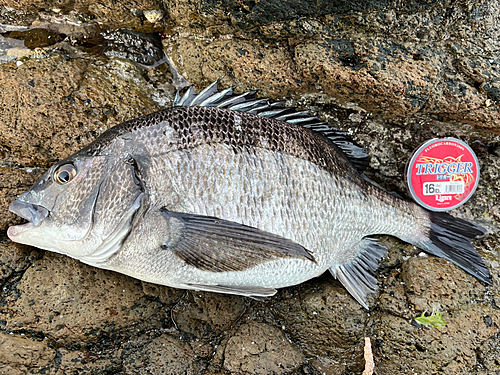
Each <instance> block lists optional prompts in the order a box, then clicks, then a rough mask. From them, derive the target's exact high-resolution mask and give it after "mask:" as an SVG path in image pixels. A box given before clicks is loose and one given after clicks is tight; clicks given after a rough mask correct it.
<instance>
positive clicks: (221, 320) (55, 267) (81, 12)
mask: <svg viewBox="0 0 500 375" xmlns="http://www.w3.org/2000/svg"><path fill="white" fill-rule="evenodd" d="M2 4H6V5H8V6H10V8H5V7H2V8H0V23H3V24H10V25H15V24H17V25H27V26H28V25H31V24H32V23H33V22H34V24H33V26H34V27H37V28H45V29H47V30H49V31H50V32H53V33H56V34H58V35H59V34H65V35H71V37H68V40H66V41H64V42H59V43H58V44H56V45H54V46H52V47H48V48H46V49H45V50H44V51H43V53H44V56H45V58H36V56H38V55H31V56H32V57H31V58H22V59H21V60H19V61H18V62H17V64H16V63H12V64H7V65H2V66H0V93H1V95H0V166H1V169H0V180H1V182H2V183H1V187H2V189H0V192H1V195H0V203H1V205H2V207H3V208H4V209H3V211H2V214H1V215H0V230H5V229H6V227H7V226H8V225H11V224H14V223H19V222H21V219H19V218H15V217H14V215H11V214H10V213H7V207H8V205H9V203H10V202H11V201H13V200H14V199H15V197H16V196H17V195H18V194H20V193H21V192H23V191H25V190H26V188H27V187H28V186H29V185H31V184H32V183H33V181H34V180H35V179H36V178H37V177H38V176H39V175H40V174H41V173H43V172H44V171H45V170H46V168H47V167H48V166H50V165H51V164H52V163H53V162H55V161H58V160H61V159H63V158H64V157H66V156H68V155H69V154H71V153H73V152H75V151H77V150H79V149H80V148H81V147H83V146H84V145H86V144H88V143H90V142H91V141H92V140H93V139H95V138H96V137H97V136H98V135H99V134H101V133H102V132H103V131H104V130H106V129H107V128H109V127H111V126H113V125H115V124H117V123H119V122H122V121H124V120H127V119H131V118H134V117H137V116H139V115H142V114H146V113H150V112H153V111H155V110H157V109H159V108H161V107H162V106H168V105H169V104H170V103H171V101H172V97H173V93H174V90H173V88H172V85H171V84H170V80H171V74H170V73H169V72H168V68H167V67H166V64H165V65H164V66H157V67H155V68H152V69H144V68H143V67H140V66H138V65H136V64H134V63H131V62H130V61H129V60H126V59H123V58H107V57H106V56H98V55H97V56H96V55H91V54H85V53H81V52H75V51H74V50H72V49H71V48H70V47H73V48H74V49H76V47H74V46H72V45H71V43H74V41H75V40H78V39H82V38H87V39H88V36H89V35H92V34H93V33H95V26H93V27H94V30H93V31H92V30H91V29H92V27H91V25H92V23H93V22H96V23H100V24H102V25H103V28H105V29H107V28H109V29H110V30H112V31H110V32H111V33H114V32H115V31H116V30H118V29H122V28H128V29H131V30H134V31H142V32H156V31H157V32H162V34H161V37H162V38H163V45H164V47H165V49H166V51H167V52H168V54H169V55H170V57H171V59H172V62H173V64H174V65H175V66H176V67H177V68H178V69H179V70H180V72H181V73H182V74H183V75H184V76H185V78H186V79H188V80H189V81H190V82H192V83H193V84H195V86H196V87H197V88H198V89H201V88H203V87H204V86H205V85H206V84H208V83H210V82H211V81H213V80H215V79H216V78H219V77H221V76H224V78H223V80H222V82H221V86H223V87H227V86H230V85H236V86H237V87H238V89H239V90H240V91H243V90H252V89H261V93H260V95H262V96H268V95H271V96H272V97H273V99H282V98H283V97H287V98H291V100H289V101H288V103H289V104H290V105H293V106H297V107H299V108H304V109H306V108H313V110H314V111H316V112H317V113H318V114H320V115H321V116H322V117H323V118H325V119H328V120H329V121H331V122H332V123H334V124H335V125H336V126H338V127H339V128H341V129H342V130H344V131H346V132H347V133H349V134H350V135H352V136H354V138H356V140H358V141H359V142H360V143H362V144H363V145H364V146H365V147H366V148H367V150H368V152H369V154H370V155H371V156H372V159H371V164H370V168H369V169H368V170H367V172H366V174H367V175H368V176H369V177H370V178H372V179H374V180H375V181H377V182H378V183H380V184H381V185H382V186H383V187H385V188H387V189H389V190H393V191H396V192H397V193H399V194H400V195H402V196H404V197H408V194H407V191H406V188H405V184H404V168H405V164H406V161H407V160H408V158H409V156H410V154H411V152H412V150H413V149H415V148H416V147H417V146H419V145H420V144H421V143H423V142H424V141H425V140H427V139H429V138H434V137H446V136H454V137H458V138H461V139H464V140H466V141H467V142H468V143H469V144H471V145H472V147H473V148H474V150H475V152H476V153H477V155H478V158H479V160H480V163H481V171H482V178H481V181H480V184H479V187H478V189H477V192H476V194H475V196H474V197H473V199H472V200H471V201H470V202H469V203H468V204H466V205H464V206H463V207H461V208H460V209H458V210H456V211H455V212H454V214H455V215H458V216H460V217H463V218H466V219H468V220H474V221H476V222H478V223H480V224H481V225H483V226H485V227H487V229H488V230H489V233H488V234H487V236H486V237H485V238H484V239H483V240H480V241H478V242H477V243H476V246H477V248H478V249H479V251H480V252H481V255H483V256H484V257H485V259H486V263H487V264H488V266H489V268H490V270H491V272H492V274H493V279H494V284H493V285H492V286H486V285H484V284H482V283H480V282H478V281H477V280H475V279H473V278H472V277H470V276H468V275H467V274H465V273H464V272H463V271H462V270H460V269H459V268H458V267H456V266H453V265H450V264H448V263H447V262H445V261H443V260H439V259H436V258H433V257H427V258H424V257H421V256H419V253H420V250H418V249H416V248H415V247H413V246H410V245H406V244H403V243H402V242H400V241H398V240H395V239H387V238H384V239H383V241H384V243H385V244H386V245H387V246H388V247H389V252H388V256H387V257H386V258H385V259H384V261H383V266H382V269H381V270H380V271H379V273H378V275H379V277H380V290H379V292H378V293H377V294H376V295H374V296H372V297H370V298H371V299H370V301H371V303H370V306H371V310H370V311H365V310H364V309H363V308H362V307H361V306H359V305H358V304H357V303H356V302H355V301H354V299H353V298H352V297H350V296H349V294H348V293H347V291H346V290H345V289H344V288H343V287H342V286H341V285H340V284H339V283H338V282H336V281H334V280H333V279H332V277H331V276H330V275H329V274H326V275H324V276H323V277H320V278H319V279H315V280H312V281H310V282H307V283H304V284H303V285H300V286H297V287H291V288H286V289H284V290H280V291H279V293H278V294H277V295H276V296H275V297H273V298H270V299H268V300H265V301H253V300H249V299H245V298H243V297H237V296H224V295H220V294H211V293H203V292H190V291H183V290H176V289H172V288H167V287H164V286H157V285H153V284H148V283H142V282H139V281H137V280H133V279H131V278H128V277H125V276H123V275H119V274H116V273H112V272H107V271H103V270H98V269H95V268H91V267H88V266H85V265H83V264H81V263H78V262H76V261H74V260H72V259H70V258H66V257H63V256H59V255H57V254H52V253H45V252H43V251H37V250H33V249H32V248H28V247H24V246H19V245H14V244H11V243H10V242H9V240H8V239H6V238H4V237H3V238H0V269H1V272H2V274H1V284H0V285H1V287H2V294H1V297H0V335H1V337H2V338H1V339H0V342H1V343H2V344H0V345H1V347H0V353H2V354H3V353H4V349H5V350H6V353H10V352H9V351H12V348H21V349H19V350H20V353H21V354H22V357H15V358H14V357H11V356H10V354H9V357H8V358H7V359H6V360H4V356H2V355H0V361H2V360H4V361H5V363H2V364H1V366H3V368H2V371H4V370H5V371H6V373H16V372H17V373H25V372H27V371H31V372H34V373H37V372H40V373H54V374H66V373H75V372H76V373H137V372H141V371H142V372H144V373H162V371H163V373H186V374H191V373H193V374H195V373H200V372H205V373H206V374H207V375H212V374H213V375H215V374H227V373H280V374H281V373H289V372H292V373H295V374H299V373H304V374H316V373H326V374H332V375H334V374H335V375H337V374H345V373H353V374H356V373H361V371H362V370H363V367H364V360H363V357H362V354H363V338H364V337H367V336H368V337H371V338H372V344H373V350H374V356H375V367H376V371H377V373H383V374H400V373H414V372H418V373H422V374H450V373H454V374H455V373H463V374H469V373H473V374H483V373H485V372H487V373H490V372H494V371H498V367H499V365H498V356H499V348H498V343H499V341H498V330H499V324H500V323H499V319H500V314H499V310H498V307H497V306H499V305H500V289H499V286H498V285H499V284H498V280H499V270H500V267H499V266H498V264H499V263H498V256H499V254H498V249H499V237H498V226H499V224H500V208H499V207H500V206H499V204H498V196H499V194H500V178H499V177H500V176H499V173H498V171H499V170H500V164H499V163H500V158H499V156H500V154H499V152H498V149H499V146H498V145H499V144H500V138H499V136H498V135H497V134H496V133H494V132H491V131H489V130H488V129H498V127H499V123H500V122H499V118H498V98H499V94H498V93H499V74H498V69H497V65H498V61H497V60H498V59H497V55H498V53H497V46H496V40H498V39H499V35H498V28H497V27H496V23H497V18H498V4H497V3H496V2H485V1H472V2H471V1H465V0H463V1H462V0H460V1H458V2H456V1H455V2H451V1H444V2H435V1H434V2H432V1H426V2H422V1H411V2H405V3H404V4H403V3H401V2H400V3H397V4H396V3H389V2H386V1H370V2H346V1H338V2H335V3H332V2H324V1H323V2H321V1H320V2H311V1H308V0H305V1H298V2H288V3H286V4H285V3H284V2H276V1H274V0H265V1H260V2H255V3H252V2H243V3H242V2H228V1H221V2H217V4H215V3H214V2H213V1H211V0H195V1H188V0H179V1H177V0H169V1H165V2H159V1H150V0H145V1H131V2H130V1H129V2H126V3H125V2H116V1H111V2H110V1H101V2H99V3H92V4H91V3H89V2H86V1H84V0H78V1H74V2H68V1H66V2H60V3H58V4H57V5H54V4H52V3H50V4H49V3H47V2H44V1H41V0H40V1H36V2H32V1H20V2H18V1H16V2H11V1H8V0H5V1H4V2H3V3H2ZM215 5H217V6H215ZM38 22H40V23H38ZM67 22H70V23H71V24H70V23H67ZM76 25H82V26H81V27H80V26H76ZM87 28H88V29H87ZM2 30H4V31H2V32H7V31H11V29H10V26H9V28H5V27H3V26H2ZM14 30H15V29H14ZM118 33H119V32H118ZM113 35H114V34H113ZM129 35H135V34H133V33H132V34H129ZM113 42H114V41H113ZM123 45H124V46H125V47H126V46H127V43H123ZM137 46H138V47H142V46H143V43H142V42H138V45H137ZM146 51H148V50H146ZM119 52H120V51H119ZM121 52H124V54H122V55H120V56H121V57H130V56H131V55H127V53H128V52H130V51H128V50H127V49H126V48H125V49H124V51H121ZM135 52H137V53H136V55H137V54H141V50H140V49H136V50H135ZM37 53H38V52H37ZM147 53H149V52H147ZM16 56H17V55H16ZM19 56H20V55H19ZM40 56H41V55H40ZM135 61H138V62H140V61H139V60H137V59H136V60H135ZM142 63H144V62H142ZM153 65H154V64H153ZM450 119H451V120H454V121H450ZM471 124H472V125H474V126H472V125H471ZM436 308H438V309H440V312H441V313H442V314H443V318H444V319H445V321H446V326H445V328H444V329H443V330H437V329H435V328H432V327H430V328H425V327H423V326H420V325H418V324H416V323H415V322H414V318H415V317H417V316H419V315H420V314H421V313H422V311H424V310H427V311H428V313H431V312H432V311H433V309H436ZM23 335H24V336H23ZM285 335H286V336H285ZM4 336H5V338H4ZM269 338H270V339H271V340H272V341H271V342H268V341H266V340H268V339H269ZM2 340H3V341H2ZM289 340H290V341H289ZM252 342H254V344H252ZM243 347H244V348H245V351H243V350H241V349H242V348H243ZM9 348H10V349H9ZM252 349H255V350H253V351H252ZM266 349H267V350H266ZM273 350H274V352H273ZM306 358H307V359H306ZM259 366H260V367H259ZM28 369H29V370H28Z"/></svg>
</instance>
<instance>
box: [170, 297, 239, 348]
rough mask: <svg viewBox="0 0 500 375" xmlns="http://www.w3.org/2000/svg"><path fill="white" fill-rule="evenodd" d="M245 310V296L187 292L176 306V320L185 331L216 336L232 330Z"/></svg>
mask: <svg viewBox="0 0 500 375" xmlns="http://www.w3.org/2000/svg"><path fill="white" fill-rule="evenodd" d="M245 309H246V302H245V298H244V297H240V296H232V295H225V294H218V293H207V292H184V297H183V298H182V299H181V300H180V301H179V302H178V303H177V304H176V305H175V306H174V308H173V309H172V319H173V321H174V322H175V324H176V326H177V327H178V329H180V330H181V331H182V332H186V333H188V334H191V335H193V336H195V337H197V338H203V339H213V338H216V337H218V336H221V335H223V334H224V332H226V331H227V330H229V329H230V328H231V327H232V326H233V324H235V323H236V322H237V320H238V319H239V318H240V317H241V315H242V314H243V312H244V311H245Z"/></svg>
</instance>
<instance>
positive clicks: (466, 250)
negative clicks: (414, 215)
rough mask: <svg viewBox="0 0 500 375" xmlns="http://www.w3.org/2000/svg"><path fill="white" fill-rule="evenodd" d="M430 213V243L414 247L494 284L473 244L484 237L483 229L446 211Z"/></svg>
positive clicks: (425, 242) (422, 243)
mask: <svg viewBox="0 0 500 375" xmlns="http://www.w3.org/2000/svg"><path fill="white" fill-rule="evenodd" d="M428 213H429V219H430V228H429V232H428V235H427V236H428V240H427V241H422V242H420V243H418V244H415V245H417V246H419V247H420V248H422V249H423V250H425V251H427V252H428V253H430V254H433V255H436V256H438V257H441V258H444V259H446V260H449V261H450V262H452V263H455V264H456V265H457V266H459V267H460V268H462V269H463V270H465V271H467V272H468V273H470V274H471V275H473V276H475V277H477V278H478V279H479V280H481V281H484V282H485V283H488V284H491V276H490V273H489V271H488V268H486V265H485V264H484V262H483V259H482V258H481V256H480V255H479V254H478V253H477V252H476V250H474V247H473V246H472V243H471V241H472V240H473V239H475V238H479V237H482V236H483V235H484V233H485V230H484V228H482V227H480V226H478V225H475V224H472V223H470V222H468V221H465V220H462V219H459V218H456V217H453V216H451V215H449V214H447V213H443V212H431V211H428Z"/></svg>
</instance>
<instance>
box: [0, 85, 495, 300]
mask: <svg viewBox="0 0 500 375" xmlns="http://www.w3.org/2000/svg"><path fill="white" fill-rule="evenodd" d="M367 162H368V156H367V154H366V153H365V152H364V151H363V150H362V149H361V148H360V147H359V146H357V145H355V144H354V143H353V141H352V140H351V139H349V137H347V136H346V135H345V134H342V133H341V132H338V131H336V130H335V129H334V128H332V127H331V126H330V125H329V124H327V123H325V122H322V121H321V120H319V119H317V118H316V117H313V116H311V115H309V113H308V112H307V111H300V112H297V111H295V110H294V109H289V108H282V107H281V104H279V103H278V104H277V103H274V104H270V103H269V101H268V100H267V99H257V98H255V92H250V93H244V94H236V93H233V90H232V89H227V90H224V91H221V92H219V91H218V90H217V82H215V83H213V84H212V85H210V86H209V87H207V88H206V89H205V90H203V91H202V92H200V93H199V94H197V93H196V92H195V91H194V89H193V88H190V89H189V90H188V91H187V92H186V93H185V94H184V95H183V96H182V97H181V96H180V95H177V96H176V100H175V103H174V108H170V109H166V110H162V111H159V112H156V113H152V114H150V115H146V116H143V117H141V118H138V119H133V120H130V121H127V122H124V123H122V124H120V125H117V126H115V127H114V128H111V129H109V130H108V131H106V132H105V133H103V134H102V135H101V136H100V137H99V138H98V139H96V140H95V141H94V142H92V143H91V144H90V145H88V146H86V147H85V148H84V149H82V150H81V151H79V152H78V153H76V154H74V155H71V156H70V157H68V158H67V159H65V160H62V161H61V162H59V163H57V164H56V165H54V166H53V167H52V168H51V169H49V171H47V172H46V173H45V174H44V176H42V177H41V179H40V180H39V181H38V182H37V183H35V185H34V186H33V187H32V188H31V189H30V190H29V191H28V192H26V193H25V194H23V195H21V196H20V197H19V199H18V200H16V201H15V202H13V203H12V204H11V206H10V209H11V211H12V212H14V213H17V214H18V215H20V216H21V217H23V218H25V219H27V220H29V222H28V223H27V224H24V225H20V226H13V227H10V228H9V230H8V235H9V237H10V238H11V239H12V240H13V241H16V242H20V243H25V244H28V245H33V246H37V247H40V248H42V249H47V250H50V251H54V252H58V253H63V254H67V255H69V256H71V257H73V258H76V259H79V260H80V261H82V262H84V263H87V264H90V265H92V266H95V267H99V268H104V269H109V270H113V271H117V272H121V273H124V274H126V275H129V276H132V277H135V278H138V279H141V280H144V281H148V282H153V283H158V284H162V285H168V286H172V287H178V288H185V289H193V290H204V291H212V292H219V293H231V294H239V295H244V296H250V297H262V296H271V295H273V294H274V293H276V288H281V287H286V286H290V285H296V284H298V283H301V282H303V281H305V280H308V279H310V278H313V277H315V276H318V275H320V274H322V273H323V272H325V271H326V270H329V271H330V272H331V273H332V275H333V276H334V277H336V278H337V279H339V280H340V282H341V283H342V284H343V285H344V286H345V287H346V289H347V290H348V291H349V292H350V293H351V295H352V296H353V297H354V298H355V299H356V300H357V301H358V302H359V303H361V304H362V305H363V306H364V307H366V308H368V301H367V296H368V295H369V294H370V293H373V292H375V291H376V289H377V280H376V277H375V275H374V271H375V270H376V269H377V267H378V264H379V262H380V261H381V259H382V258H383V256H384V254H385V252H386V249H385V247H384V246H383V245H382V244H380V243H379V242H378V241H376V240H375V239H373V238H371V237H370V236H372V235H377V234H388V235H393V236H396V237H398V238H400V239H402V240H404V241H406V242H409V243H411V244H413V245H415V246H418V247H419V248H421V249H422V250H424V251H427V252H429V253H431V254H434V255H437V256H440V257H443V258H445V259H447V260H450V261H451V262H453V263H455V264H456V265H458V266H460V267H461V268H463V269H464V270H465V271H467V272H469V273H471V274H472V275H474V276H476V277H477V278H479V279H480V280H482V281H484V282H486V283H489V282H490V274H489V271H488V269H487V267H486V266H485V265H484V263H483V261H482V259H481V257H480V255H479V254H477V252H476V251H475V250H474V247H473V246H472V244H471V241H472V240H473V239H474V238H477V237H480V236H482V235H483V234H484V230H483V229H482V228H481V227H479V226H477V225H475V224H473V223H469V222H467V221H464V220H461V219H459V218H454V217H453V216H451V215H448V214H443V213H434V212H430V211H426V210H425V209H423V208H421V207H419V206H417V205H415V204H414V203H410V202H407V201H404V200H402V199H400V198H397V197H395V196H393V195H391V194H389V193H387V192H385V191H383V190H381V189H379V188H378V187H376V186H375V185H373V184H372V183H370V182H369V181H368V180H367V179H366V178H363V177H362V176H361V175H360V171H362V169H363V167H365V166H366V165H367ZM61 170H63V171H68V170H69V171H71V174H68V173H66V174H64V176H65V179H64V180H57V176H58V172H59V171H61Z"/></svg>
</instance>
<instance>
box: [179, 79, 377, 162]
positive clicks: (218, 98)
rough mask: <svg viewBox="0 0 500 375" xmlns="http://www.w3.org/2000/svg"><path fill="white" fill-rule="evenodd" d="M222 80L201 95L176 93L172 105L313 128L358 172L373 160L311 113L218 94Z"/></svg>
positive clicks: (251, 94) (248, 94) (230, 90)
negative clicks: (236, 113)
mask: <svg viewBox="0 0 500 375" xmlns="http://www.w3.org/2000/svg"><path fill="white" fill-rule="evenodd" d="M219 81H220V79H218V80H216V81H215V82H213V83H212V84H210V85H209V86H208V87H206V88H205V89H204V90H202V91H201V92H200V93H197V92H196V91H195V90H194V88H193V86H190V87H189V88H188V89H187V90H186V92H185V93H184V94H183V95H182V96H180V94H179V93H177V94H176V96H175V99H174V104H173V106H174V107H193V106H199V107H217V108H225V109H231V110H233V111H239V112H247V113H253V114H255V115H258V116H262V117H268V118H272V119H275V120H279V121H286V122H288V123H291V124H297V125H300V126H303V127H305V128H308V129H311V130H312V131H314V132H315V133H319V134H321V135H322V136H324V137H326V138H328V139H329V140H330V141H332V142H333V144H334V145H335V146H337V147H338V148H339V149H340V150H341V151H342V152H343V153H344V155H345V156H346V157H347V159H349V161H350V162H351V164H352V165H353V166H354V167H355V168H356V169H358V170H359V171H361V172H362V171H364V170H365V169H366V167H367V166H368V163H369V161H370V158H369V156H368V154H367V153H366V151H365V150H364V149H363V148H362V147H360V146H358V145H357V144H356V143H355V142H354V140H353V139H352V138H351V137H349V136H348V135H347V134H345V133H344V132H341V131H338V130H337V129H336V128H334V127H331V126H330V125H329V124H328V123H327V122H325V121H321V120H320V119H319V118H318V117H315V116H311V115H310V114H309V111H300V112H299V111H296V110H295V108H286V107H283V102H277V103H270V101H269V99H266V98H264V99H258V98H257V97H256V95H255V94H256V93H257V91H249V92H246V93H243V94H236V93H234V91H233V90H234V87H229V88H227V89H225V90H223V91H219V90H218V89H217V84H218V83H219Z"/></svg>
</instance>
